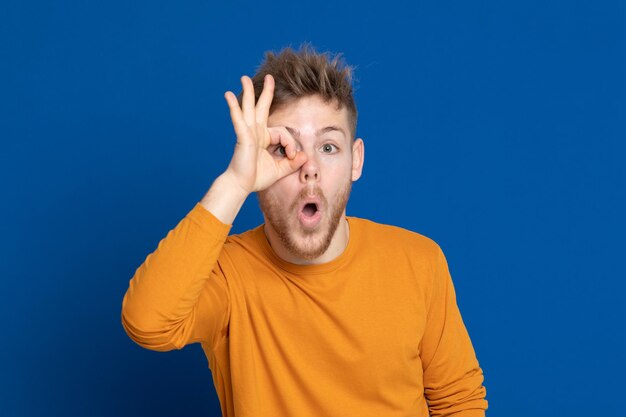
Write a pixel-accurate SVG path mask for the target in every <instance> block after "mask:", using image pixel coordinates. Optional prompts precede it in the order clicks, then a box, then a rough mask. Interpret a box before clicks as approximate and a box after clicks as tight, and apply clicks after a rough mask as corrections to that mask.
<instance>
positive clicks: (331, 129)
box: [285, 126, 346, 139]
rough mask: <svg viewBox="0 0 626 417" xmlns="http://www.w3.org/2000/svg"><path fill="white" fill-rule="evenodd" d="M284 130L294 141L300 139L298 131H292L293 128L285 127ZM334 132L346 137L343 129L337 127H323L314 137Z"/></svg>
mask: <svg viewBox="0 0 626 417" xmlns="http://www.w3.org/2000/svg"><path fill="white" fill-rule="evenodd" d="M285 129H287V131H288V132H289V133H290V134H291V136H293V138H294V139H300V131H299V130H298V129H294V128H293V127H289V126H285ZM334 131H337V132H339V133H341V134H343V135H344V136H346V132H344V131H343V129H342V128H340V127H338V126H326V127H323V128H321V129H319V130H318V131H317V132H315V136H322V135H323V134H324V133H328V132H334Z"/></svg>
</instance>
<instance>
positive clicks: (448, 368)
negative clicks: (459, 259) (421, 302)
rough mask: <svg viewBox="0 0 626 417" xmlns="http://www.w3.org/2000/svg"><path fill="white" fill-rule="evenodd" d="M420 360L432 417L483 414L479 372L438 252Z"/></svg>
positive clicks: (480, 374) (451, 287) (481, 373)
mask: <svg viewBox="0 0 626 417" xmlns="http://www.w3.org/2000/svg"><path fill="white" fill-rule="evenodd" d="M434 268H435V270H434V274H433V282H432V293H431V296H430V301H429V310H428V317H427V324H426V331H425V333H424V337H423V339H422V345H421V357H422V364H423V369H424V392H425V396H426V399H427V402H428V408H429V411H430V415H431V416H432V417H443V416H456V417H461V416H463V417H475V416H476V417H478V416H484V415H485V411H484V410H485V409H487V401H486V400H485V395H486V391H485V388H484V386H483V385H482V384H483V372H482V369H481V368H480V367H479V364H478V360H477V359H476V354H475V352H474V348H473V346H472V343H471V341H470V338H469V335H468V333H467V330H466V328H465V325H464V324H463V320H462V318H461V314H460V312H459V309H458V306H457V303H456V295H455V291H454V287H453V284H452V279H451V277H450V273H449V271H448V265H447V263H446V260H445V257H444V255H443V253H442V252H441V250H440V249H439V251H438V258H437V261H436V265H435V267H434Z"/></svg>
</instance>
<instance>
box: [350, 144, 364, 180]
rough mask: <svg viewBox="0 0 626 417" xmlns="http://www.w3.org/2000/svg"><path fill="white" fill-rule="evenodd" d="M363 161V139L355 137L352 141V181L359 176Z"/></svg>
mask: <svg viewBox="0 0 626 417" xmlns="http://www.w3.org/2000/svg"><path fill="white" fill-rule="evenodd" d="M364 161H365V145H364V144H363V139H361V138H357V139H355V141H354V143H352V181H356V180H358V179H359V178H361V172H362V171H363V162H364Z"/></svg>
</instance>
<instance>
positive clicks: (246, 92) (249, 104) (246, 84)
mask: <svg viewBox="0 0 626 417" xmlns="http://www.w3.org/2000/svg"><path fill="white" fill-rule="evenodd" d="M241 85H242V86H243V97H242V99H241V110H242V112H243V119H244V120H245V122H246V124H247V125H248V126H253V125H254V123H255V118H256V113H255V111H254V86H253V84H252V80H251V79H250V77H248V76H247V75H244V76H243V77H241Z"/></svg>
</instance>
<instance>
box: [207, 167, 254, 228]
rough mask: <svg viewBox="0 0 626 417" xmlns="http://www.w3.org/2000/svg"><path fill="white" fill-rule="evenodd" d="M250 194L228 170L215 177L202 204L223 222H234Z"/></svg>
mask: <svg viewBox="0 0 626 417" xmlns="http://www.w3.org/2000/svg"><path fill="white" fill-rule="evenodd" d="M248 195H250V192H249V191H247V190H245V189H244V188H243V187H241V185H240V184H239V183H238V182H237V181H236V179H235V178H234V177H233V176H232V175H231V174H230V173H229V172H228V171H226V172H224V173H223V174H222V175H220V176H219V177H217V178H216V179H215V181H214V182H213V185H211V188H210V189H209V191H208V192H207V193H206V195H205V196H204V198H202V200H200V204H201V205H202V206H203V207H204V208H205V209H207V210H208V211H210V212H211V213H212V214H213V215H214V216H215V217H217V218H218V219H219V220H220V221H221V222H222V223H224V224H232V222H233V221H234V220H235V217H237V214H238V213H239V210H240V209H241V206H243V203H244V202H245V201H246V198H248Z"/></svg>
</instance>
